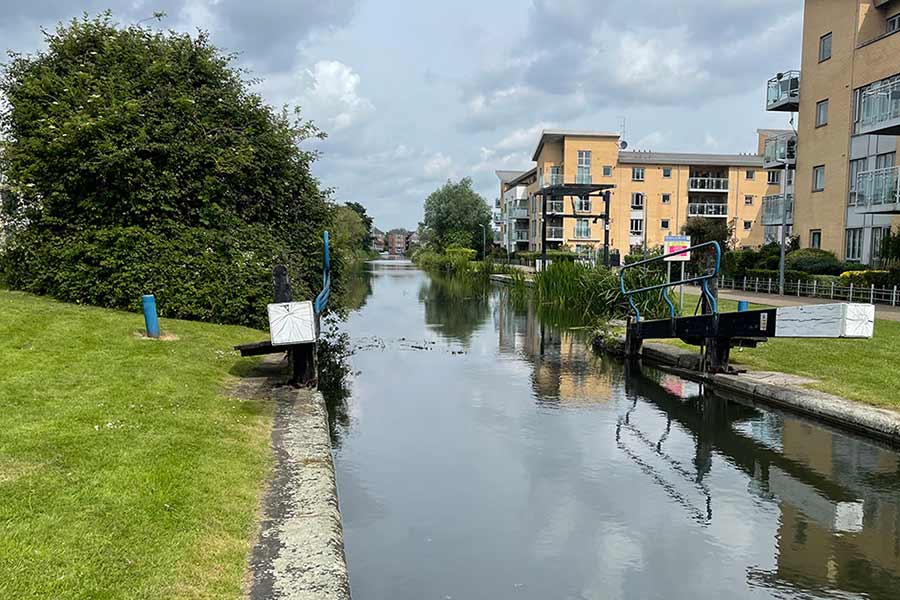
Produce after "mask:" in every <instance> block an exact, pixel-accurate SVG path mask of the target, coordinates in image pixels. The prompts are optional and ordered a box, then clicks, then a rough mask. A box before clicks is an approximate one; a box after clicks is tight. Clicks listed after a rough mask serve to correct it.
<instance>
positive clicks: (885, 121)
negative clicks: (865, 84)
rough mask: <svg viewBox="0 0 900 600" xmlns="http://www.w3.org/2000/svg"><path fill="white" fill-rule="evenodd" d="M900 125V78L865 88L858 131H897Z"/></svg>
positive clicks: (861, 101)
mask: <svg viewBox="0 0 900 600" xmlns="http://www.w3.org/2000/svg"><path fill="white" fill-rule="evenodd" d="M898 127H900V79H895V80H894V81H887V82H884V83H881V84H878V85H874V86H871V87H869V89H867V90H864V91H863V93H862V97H861V98H860V120H859V129H858V131H857V133H896V132H897V129H898Z"/></svg>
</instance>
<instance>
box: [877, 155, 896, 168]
mask: <svg viewBox="0 0 900 600" xmlns="http://www.w3.org/2000/svg"><path fill="white" fill-rule="evenodd" d="M896 156H897V153H896V152H885V153H884V154H879V155H878V156H876V157H875V168H876V169H890V168H891V167H893V166H894V160H895V158H896Z"/></svg>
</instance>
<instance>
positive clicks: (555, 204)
mask: <svg viewBox="0 0 900 600" xmlns="http://www.w3.org/2000/svg"><path fill="white" fill-rule="evenodd" d="M564 209H565V203H564V202H563V201H562V200H548V201H547V214H548V215H552V214H556V213H561V212H563V210H564Z"/></svg>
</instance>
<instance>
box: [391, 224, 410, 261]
mask: <svg viewBox="0 0 900 600" xmlns="http://www.w3.org/2000/svg"><path fill="white" fill-rule="evenodd" d="M409 235H410V232H408V231H407V230H405V229H391V230H390V231H388V232H387V234H386V238H385V239H386V241H387V251H388V254H390V255H391V256H404V255H406V251H407V250H408V249H409Z"/></svg>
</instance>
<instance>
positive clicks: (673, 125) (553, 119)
mask: <svg viewBox="0 0 900 600" xmlns="http://www.w3.org/2000/svg"><path fill="white" fill-rule="evenodd" d="M802 5H803V2H802V0H718V1H716V2H710V1H709V0H678V1H672V0H642V1H640V2H635V1H634V0H605V1H600V0H531V1H526V0H490V1H485V0H453V1H452V2H450V1H447V2H441V1H440V0H435V1H432V2H421V1H412V0H254V1H252V2H251V1H249V0H124V1H123V0H82V1H81V2H77V3H75V2H59V1H57V0H0V46H5V47H6V48H9V49H13V50H16V51H20V52H30V51H34V50H36V49H38V48H40V46H41V42H42V36H41V34H40V30H39V28H40V27H41V26H53V25H54V24H55V23H56V22H57V21H59V20H61V19H69V18H71V17H72V16H75V15H76V14H80V13H81V12H83V11H87V12H90V13H96V12H99V11H102V10H103V9H106V8H111V9H112V10H113V11H114V16H115V17H116V19H117V20H118V21H120V22H123V23H124V22H135V21H139V20H142V19H146V18H148V17H150V16H151V15H152V14H153V13H154V12H155V11H165V12H166V14H167V17H166V18H165V19H164V20H163V22H162V26H163V27H165V28H172V29H180V30H186V31H195V30H196V29H197V28H202V29H206V30H208V31H210V33H211V34H212V38H213V41H214V42H215V43H216V44H217V45H218V46H220V47H222V48H225V49H227V50H230V51H237V52H239V53H240V57H241V58H240V60H241V63H242V64H243V65H244V66H246V67H248V68H250V69H251V70H252V72H253V73H254V75H256V76H258V77H260V78H261V79H262V80H263V81H262V83H259V84H257V89H258V91H259V92H260V93H261V94H262V95H263V96H264V97H265V98H266V99H267V100H268V101H269V102H271V103H272V104H275V105H279V106H280V105H282V104H284V103H289V104H292V105H299V106H300V107H301V108H302V110H303V112H304V114H305V115H306V116H307V117H308V118H310V119H312V120H314V121H315V122H316V123H317V124H318V125H319V127H321V128H322V129H324V130H325V131H326V132H327V133H328V136H329V137H328V139H327V140H325V141H323V142H317V143H316V148H317V149H318V150H319V151H320V152H321V159H320V161H319V162H318V163H317V165H316V167H315V172H316V174H317V176H318V177H319V178H320V179H321V180H322V183H323V184H324V185H325V186H328V187H332V188H334V190H335V198H336V199H337V200H338V201H348V200H354V201H358V202H362V203H363V204H365V205H366V206H367V207H368V208H369V212H370V213H371V214H373V215H374V216H375V220H376V224H377V225H378V226H379V227H381V228H382V229H388V228H392V227H407V228H414V227H415V226H416V224H417V222H418V221H419V220H420V219H421V217H422V204H423V200H424V198H425V197H426V196H427V195H428V193H429V192H431V191H432V190H433V189H435V188H436V187H437V186H439V185H440V184H441V183H443V182H444V181H446V180H447V179H448V178H451V179H458V178H460V177H463V176H469V177H472V179H473V180H474V181H475V184H476V187H477V189H478V190H479V191H480V192H481V193H482V194H483V195H484V196H485V198H486V199H487V200H488V201H492V200H493V198H494V197H496V195H497V181H496V177H495V176H494V170H495V169H524V168H528V167H529V166H530V161H529V159H530V158H531V152H532V151H533V149H534V146H535V144H536V141H537V135H538V132H539V131H540V130H541V128H542V127H560V128H570V129H575V128H580V129H592V130H601V131H612V132H616V131H619V130H620V129H621V124H622V120H623V119H624V120H625V123H626V129H625V130H626V139H627V140H628V141H629V143H630V145H631V147H632V148H640V149H647V150H669V151H684V152H752V151H755V148H756V142H755V129H756V128H757V127H783V126H786V124H787V123H786V118H785V117H784V116H782V115H779V114H767V113H766V112H765V111H764V110H763V106H764V103H765V81H766V79H767V78H768V77H770V76H772V75H773V74H774V73H776V72H777V71H779V70H786V69H791V68H798V67H799V62H800V50H799V47H800V35H801V25H802Z"/></svg>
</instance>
